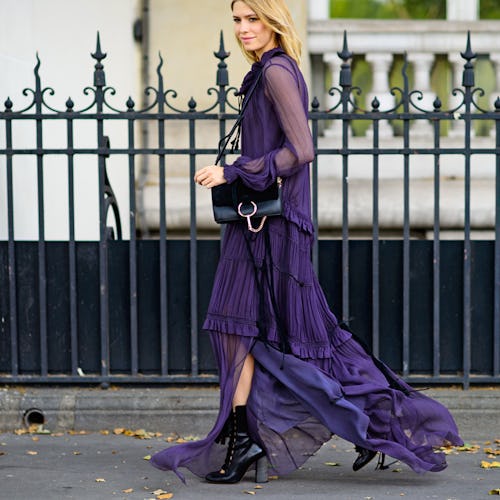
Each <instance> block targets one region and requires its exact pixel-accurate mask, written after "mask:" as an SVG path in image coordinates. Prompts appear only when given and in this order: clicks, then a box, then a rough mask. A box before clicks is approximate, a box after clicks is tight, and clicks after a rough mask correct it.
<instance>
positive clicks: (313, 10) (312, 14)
mask: <svg viewBox="0 0 500 500" xmlns="http://www.w3.org/2000/svg"><path fill="white" fill-rule="evenodd" d="M308 8H309V19H311V20H312V21H321V20H323V19H329V18H330V1H329V0H309V2H308Z"/></svg>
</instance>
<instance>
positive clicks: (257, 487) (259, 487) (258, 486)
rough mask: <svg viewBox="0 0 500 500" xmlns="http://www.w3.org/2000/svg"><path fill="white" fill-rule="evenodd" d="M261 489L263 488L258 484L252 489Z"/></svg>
mask: <svg viewBox="0 0 500 500" xmlns="http://www.w3.org/2000/svg"><path fill="white" fill-rule="evenodd" d="M262 488H264V486H261V485H260V484H258V485H257V486H254V487H253V489H254V490H261V489H262Z"/></svg>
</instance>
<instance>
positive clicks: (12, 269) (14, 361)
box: [5, 99, 19, 378]
mask: <svg viewBox="0 0 500 500" xmlns="http://www.w3.org/2000/svg"><path fill="white" fill-rule="evenodd" d="M11 112H12V101H11V100H10V99H7V101H6V102H5V145H6V148H7V155H6V160H7V164H6V167H7V226H8V263H9V264H8V276H9V315H10V320H9V327H10V358H11V360H10V373H11V376H12V377H14V378H15V377H17V376H18V375H19V347H18V330H17V279H16V246H15V242H14V186H13V182H14V179H13V172H12V168H13V165H12V163H13V162H12V157H13V154H12V119H11V118H10V115H11Z"/></svg>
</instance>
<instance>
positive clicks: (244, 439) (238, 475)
mask: <svg viewBox="0 0 500 500" xmlns="http://www.w3.org/2000/svg"><path fill="white" fill-rule="evenodd" d="M233 415H234V426H233V429H232V433H231V436H230V439H229V446H228V449H227V454H226V460H225V462H224V465H223V466H222V468H221V470H219V471H215V472H210V473H209V474H207V475H206V476H205V479H206V480H207V481H208V482H210V483H220V484H234V483H238V482H239V481H241V479H242V477H243V476H244V475H245V473H246V471H247V470H248V469H249V467H250V466H251V465H252V464H254V463H256V462H257V463H256V466H255V469H256V474H255V476H256V478H255V482H257V483H265V482H266V481H267V462H266V458H265V456H266V454H265V452H264V450H263V449H262V448H261V447H260V446H259V445H258V444H257V443H254V442H253V441H252V439H251V438H250V436H249V435H248V426H247V414H246V406H237V407H236V408H235V411H234V412H233Z"/></svg>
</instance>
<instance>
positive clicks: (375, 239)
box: [372, 99, 380, 357]
mask: <svg viewBox="0 0 500 500" xmlns="http://www.w3.org/2000/svg"><path fill="white" fill-rule="evenodd" d="M378 106H379V102H378V100H377V99H374V102H373V103H372V107H373V108H374V110H375V111H377V110H378ZM379 131H380V130H379V120H378V119H376V118H374V120H373V188H372V196H373V201H372V207H373V214H372V221H373V229H372V352H373V354H374V355H375V356H376V357H378V356H379V354H380V231H379V153H378V149H379Z"/></svg>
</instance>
